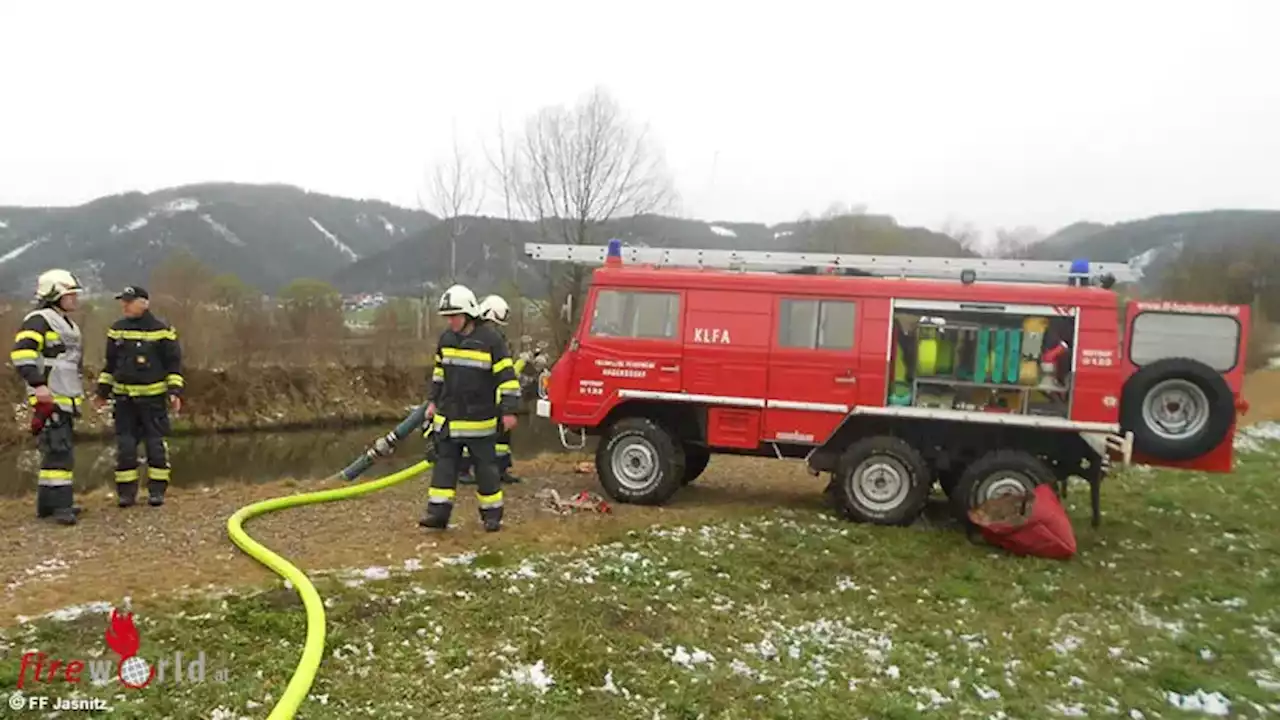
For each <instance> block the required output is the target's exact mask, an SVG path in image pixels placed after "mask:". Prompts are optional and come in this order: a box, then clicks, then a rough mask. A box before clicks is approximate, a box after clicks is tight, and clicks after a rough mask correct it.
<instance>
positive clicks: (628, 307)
mask: <svg viewBox="0 0 1280 720" xmlns="http://www.w3.org/2000/svg"><path fill="white" fill-rule="evenodd" d="M679 319H680V295H679V294H677V293H658V292H622V291H619V290H601V291H600V292H599V293H598V294H597V295H596V304H595V310H594V312H593V313H592V316H591V334H592V335H595V336H599V337H632V338H650V339H668V340H669V339H674V338H675V337H676V328H677V327H678V325H679Z"/></svg>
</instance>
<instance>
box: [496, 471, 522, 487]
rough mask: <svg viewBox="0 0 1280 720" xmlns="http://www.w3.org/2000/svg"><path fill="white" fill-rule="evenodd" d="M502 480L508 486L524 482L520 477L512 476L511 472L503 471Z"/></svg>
mask: <svg viewBox="0 0 1280 720" xmlns="http://www.w3.org/2000/svg"><path fill="white" fill-rule="evenodd" d="M500 479H501V480H502V482H503V483H505V484H507V485H515V484H516V483H521V482H524V481H523V480H521V479H520V478H519V477H517V476H515V475H512V474H511V471H510V470H503V471H502V476H501V477H500Z"/></svg>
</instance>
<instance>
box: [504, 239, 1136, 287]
mask: <svg viewBox="0 0 1280 720" xmlns="http://www.w3.org/2000/svg"><path fill="white" fill-rule="evenodd" d="M616 242H617V241H612V242H611V245H612V244H613V243H616ZM524 250H525V254H527V255H528V256H529V257H531V258H532V259H534V260H548V261H555V262H571V263H575V264H579V265H604V264H605V261H606V260H607V258H608V255H609V250H610V248H609V247H606V246H603V245H553V244H544V243H525V246H524ZM618 250H619V254H620V256H621V260H622V262H624V263H636V264H639V265H654V266H667V267H688V268H724V269H730V270H770V269H782V268H801V267H831V268H841V269H853V270H858V271H862V272H866V273H870V274H872V275H878V276H882V277H900V278H936V279H948V278H956V279H961V280H965V279H966V277H968V278H969V281H972V280H985V281H1001V282H1029V283H1045V284H1049V283H1054V284H1073V281H1083V280H1090V281H1093V280H1097V279H1100V278H1101V277H1102V276H1105V275H1110V276H1111V277H1112V278H1114V280H1115V282H1134V281H1136V280H1138V279H1140V277H1141V276H1140V274H1139V273H1138V272H1136V271H1135V270H1134V269H1133V268H1132V267H1130V266H1129V265H1128V264H1126V263H1090V262H1087V261H1081V260H1076V261H1070V260H1064V261H1057V260H990V259H985V258H960V257H912V256H907V255H849V254H844V253H836V254H830V253H804V252H772V251H767V250H705V249H698V248H651V247H622V246H621V245H620V243H619V244H618ZM970 273H971V274H970ZM1089 284H1093V282H1090V283H1089Z"/></svg>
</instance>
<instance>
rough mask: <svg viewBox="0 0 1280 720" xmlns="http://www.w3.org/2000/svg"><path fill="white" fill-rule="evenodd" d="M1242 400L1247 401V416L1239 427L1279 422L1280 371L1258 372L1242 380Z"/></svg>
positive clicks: (1241, 420)
mask: <svg viewBox="0 0 1280 720" xmlns="http://www.w3.org/2000/svg"><path fill="white" fill-rule="evenodd" d="M1244 399H1245V400H1248V401H1249V414H1248V415H1245V416H1244V417H1243V418H1241V419H1240V424H1241V425H1254V424H1257V423H1260V422H1274V421H1277V420H1280V370H1259V371H1257V372H1255V373H1252V374H1251V375H1249V376H1248V377H1246V378H1245V379H1244Z"/></svg>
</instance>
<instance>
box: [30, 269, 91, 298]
mask: <svg viewBox="0 0 1280 720" xmlns="http://www.w3.org/2000/svg"><path fill="white" fill-rule="evenodd" d="M83 290H84V286H83V285H81V284H80V281H79V280H78V279H76V276H75V275H72V274H71V273H69V272H67V271H66V270H46V271H45V272H43V273H41V274H40V279H39V280H37V281H36V297H37V298H39V299H40V300H42V301H44V302H51V303H52V302H57V301H59V300H61V299H62V296H63V295H73V294H77V293H80V292H82V291H83Z"/></svg>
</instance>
